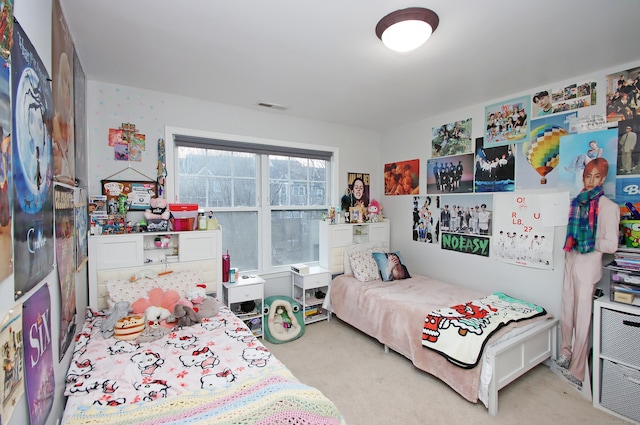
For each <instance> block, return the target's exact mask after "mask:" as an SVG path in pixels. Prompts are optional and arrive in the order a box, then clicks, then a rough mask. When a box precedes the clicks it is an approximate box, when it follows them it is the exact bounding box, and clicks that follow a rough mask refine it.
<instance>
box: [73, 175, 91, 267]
mask: <svg viewBox="0 0 640 425" xmlns="http://www.w3.org/2000/svg"><path fill="white" fill-rule="evenodd" d="M88 217H89V210H88V208H87V196H86V195H85V191H84V189H82V188H76V190H75V224H76V225H75V229H76V246H75V252H76V264H75V268H76V271H79V270H80V267H82V265H83V264H84V262H85V261H87V257H88V256H89V243H88V240H87V233H88V231H89V221H88Z"/></svg>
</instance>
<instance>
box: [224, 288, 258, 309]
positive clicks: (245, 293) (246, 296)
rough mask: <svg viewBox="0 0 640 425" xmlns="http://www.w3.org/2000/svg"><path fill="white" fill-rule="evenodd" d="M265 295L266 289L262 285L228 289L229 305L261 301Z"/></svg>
mask: <svg viewBox="0 0 640 425" xmlns="http://www.w3.org/2000/svg"><path fill="white" fill-rule="evenodd" d="M263 294H264V287H263V286H262V285H260V284H256V285H247V286H236V287H229V288H228V303H229V304H232V303H239V302H243V301H250V300H259V299H261V298H262V295H263Z"/></svg>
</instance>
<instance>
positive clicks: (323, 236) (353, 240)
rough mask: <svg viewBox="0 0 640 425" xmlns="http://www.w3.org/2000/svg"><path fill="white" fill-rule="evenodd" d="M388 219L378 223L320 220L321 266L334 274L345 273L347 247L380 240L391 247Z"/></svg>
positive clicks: (382, 243)
mask: <svg viewBox="0 0 640 425" xmlns="http://www.w3.org/2000/svg"><path fill="white" fill-rule="evenodd" d="M389 227H390V223H389V221H388V220H385V221H380V222H377V223H352V224H329V222H328V221H321V222H320V226H319V228H320V230H319V231H320V235H319V236H320V237H319V241H320V252H319V260H320V261H319V264H320V267H324V268H325V269H328V270H329V271H330V272H331V273H332V274H340V273H344V265H343V263H344V260H343V254H344V250H345V248H347V247H349V246H351V245H357V244H361V243H367V242H379V243H380V244H381V245H385V246H386V247H387V248H388V247H389Z"/></svg>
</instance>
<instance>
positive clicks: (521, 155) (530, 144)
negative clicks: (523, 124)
mask: <svg viewBox="0 0 640 425" xmlns="http://www.w3.org/2000/svg"><path fill="white" fill-rule="evenodd" d="M577 116H578V113H577V112H570V113H566V114H555V115H552V116H549V117H542V118H537V119H535V120H531V128H532V130H531V133H530V134H529V140H527V141H525V142H524V143H522V144H520V145H517V146H516V147H515V154H516V163H517V164H518V165H517V167H516V189H518V190H520V189H546V188H553V187H557V186H558V171H557V169H556V168H557V166H558V164H559V163H560V138H561V137H563V136H566V135H567V134H569V133H572V131H571V130H570V128H571V123H572V122H573V120H574V118H576V117H577Z"/></svg>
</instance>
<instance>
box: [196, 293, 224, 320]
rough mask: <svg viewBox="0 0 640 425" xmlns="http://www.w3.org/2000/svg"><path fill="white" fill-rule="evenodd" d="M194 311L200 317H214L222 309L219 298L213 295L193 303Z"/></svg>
mask: <svg viewBox="0 0 640 425" xmlns="http://www.w3.org/2000/svg"><path fill="white" fill-rule="evenodd" d="M193 311H195V312H196V315H197V316H198V319H199V320H200V321H202V319H206V318H207V317H213V316H215V315H216V314H218V312H219V311H220V304H218V300H216V299H215V298H211V297H206V298H205V299H204V300H202V302H201V303H200V304H196V303H194V304H193Z"/></svg>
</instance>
